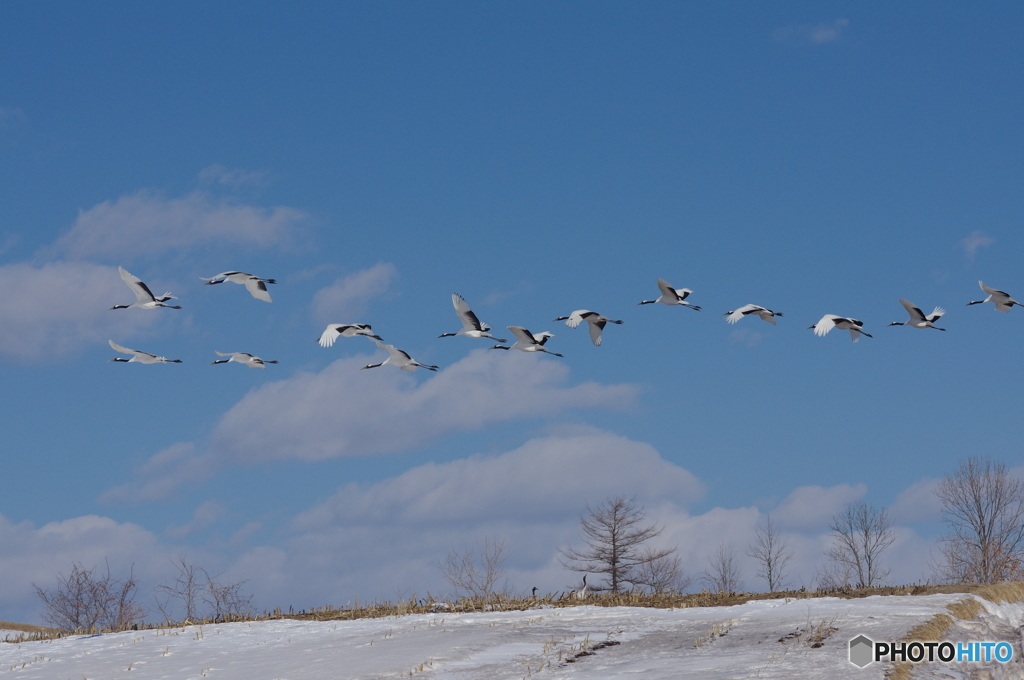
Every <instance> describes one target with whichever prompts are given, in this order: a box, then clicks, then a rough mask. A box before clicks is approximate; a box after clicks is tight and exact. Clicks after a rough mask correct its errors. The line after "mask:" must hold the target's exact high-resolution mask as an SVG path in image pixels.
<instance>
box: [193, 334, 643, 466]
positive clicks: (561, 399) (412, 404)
mask: <svg viewBox="0 0 1024 680" xmlns="http://www.w3.org/2000/svg"><path fill="white" fill-rule="evenodd" d="M352 342H363V341H362V339H358V338H356V339H352ZM364 344H365V343H364ZM364 363H366V360H365V359H364V358H357V359H355V360H352V359H340V360H338V361H336V362H334V363H333V364H331V365H330V366H328V367H327V368H325V369H324V370H323V371H321V372H320V373H316V374H312V373H302V374H299V375H296V376H295V377H293V378H289V379H287V380H282V381H278V382H273V383H268V384H265V385H263V386H262V387H260V388H259V389H257V390H255V391H253V392H250V393H249V394H247V395H246V396H245V397H244V398H243V399H242V400H241V401H239V402H238V403H237V404H236V405H235V406H233V407H232V408H231V409H230V410H229V411H228V412H227V413H226V414H224V417H223V418H222V419H221V421H220V423H219V424H218V426H217V428H216V430H215V431H214V434H213V437H212V444H211V449H212V450H213V451H216V452H217V455H219V456H223V457H225V458H226V459H230V460H232V461H234V462H243V461H245V462H249V461H257V462H260V461H270V460H286V459H299V460H307V461H315V460H325V459H328V458H337V457H341V456H357V455H369V454H376V453H386V452H392V451H404V450H409V449H412V448H415V447H418V446H422V445H424V444H426V443H428V442H430V441H432V440H434V439H435V438H437V437H439V436H441V435H443V434H447V433H450V432H461V431H467V430H475V429H478V428H480V427H483V426H485V425H487V424H490V423H498V422H505V421H509V420H517V419H522V418H531V417H539V416H546V415H553V414H555V413H558V412H560V411H564V410H566V409H573V408H594V407H599V408H623V407H626V406H629V405H631V404H632V403H633V400H634V398H635V396H636V393H637V388H636V387H634V386H632V385H625V384H623V385H601V384H598V383H595V382H585V383H581V384H578V385H574V386H571V387H568V386H565V385H564V384H565V382H566V381H567V380H568V377H569V369H568V368H567V367H566V366H565V365H564V364H561V363H558V362H555V361H552V360H548V359H547V358H541V357H538V356H532V355H525V354H520V353H516V352H501V353H497V352H488V351H487V350H474V351H472V352H471V353H470V354H469V355H468V356H466V357H464V358H463V359H460V360H459V361H457V362H456V363H454V364H452V365H451V366H448V367H446V368H444V369H442V370H441V371H440V372H439V373H437V374H431V375H430V377H428V378H426V379H425V380H423V381H422V382H418V379H417V378H416V377H413V376H412V375H409V374H407V373H402V372H400V371H396V370H389V369H390V367H388V366H385V367H384V368H383V369H381V370H375V371H360V370H359V367H360V366H361V365H363V364H364ZM339 385H343V386H344V388H343V389H339Z"/></svg>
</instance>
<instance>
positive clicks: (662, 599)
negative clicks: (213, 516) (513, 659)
mask: <svg viewBox="0 0 1024 680" xmlns="http://www.w3.org/2000/svg"><path fill="white" fill-rule="evenodd" d="M934 593H967V594H975V595H978V596H979V597H983V598H985V599H987V600H989V601H992V602H1015V601H1017V600H1020V599H1024V583H1004V584H999V585H994V586H978V585H970V584H963V585H934V586H933V585H906V586H887V587H884V588H862V589H859V590H855V589H841V590H831V591H814V590H807V591H795V590H792V591H785V592H776V593H708V592H701V593H693V594H690V595H681V594H678V593H664V594H659V595H643V594H639V593H622V594H619V595H612V594H610V593H594V594H593V595H591V596H590V597H588V598H587V599H586V600H584V601H580V600H575V599H570V598H569V597H568V596H567V595H565V594H564V593H563V594H548V595H546V596H543V597H540V596H538V597H536V598H533V597H529V596H527V597H522V598H514V597H496V598H493V599H491V600H488V601H481V600H478V599H464V600H458V601H454V602H446V601H440V600H437V599H436V598H434V597H432V596H430V595H429V594H428V596H427V597H426V598H425V599H417V598H416V597H415V596H413V597H412V598H410V599H408V600H398V601H397V602H390V601H375V602H372V603H367V604H362V603H359V602H355V603H353V604H349V605H346V606H344V607H336V606H332V605H327V606H323V607H316V608H313V609H311V610H309V611H301V612H287V613H285V612H283V611H282V610H281V609H280V608H278V609H275V610H274V611H272V612H267V611H264V612H263V613H262V614H258V615H253V616H245V617H242V616H228V617H225V618H223V619H219V620H216V621H215V620H212V619H202V620H197V621H177V622H172V621H167V622H162V623H148V624H141V625H139V626H138V630H160V629H172V628H182V627H184V626H186V625H202V624H210V623H224V622H231V621H275V620H280V619H294V620H299V621H353V620H356V619H369V618H384V617H387V616H405V615H407V614H436V615H439V616H443V615H444V614H447V613H453V614H454V613H461V612H482V611H495V612H500V611H525V610H529V609H533V608H536V607H543V608H545V609H547V608H561V607H577V606H580V605H581V604H587V605H591V606H597V607H651V608H656V609H684V608H688V607H729V606H733V605H737V604H743V603H744V602H748V601H750V600H781V599H788V600H802V599H809V598H817V597H839V598H844V599H855V598H860V597H869V596H872V595H931V594H934ZM970 602H976V601H975V600H973V599H967V600H964V601H962V602H961V603H956V604H954V605H951V606H963V607H971V606H973V605H970V604H965V603H970ZM979 606H980V605H979ZM976 611H977V610H974V611H970V612H969V611H967V610H960V609H957V610H951V613H953V614H954V615H955V616H957V618H965V617H967V615H968V614H969V615H971V616H973V615H974V614H975V613H976ZM961 614H964V616H961ZM938 616H946V615H945V614H940V615H938ZM924 625H929V624H924ZM2 627H7V628H11V629H15V630H24V631H25V633H24V635H22V636H18V639H17V640H13V639H12V640H11V641H17V642H23V641H29V640H46V639H53V638H57V637H63V636H65V635H70V634H74V633H75V632H77V633H78V634H81V633H97V632H104V631H96V630H91V631H75V632H73V631H58V630H55V629H53V628H41V627H39V626H29V625H24V624H13V623H12V624H2ZM946 627H948V624H946ZM919 628H921V627H919ZM945 629H946V628H941V630H940V629H938V628H936V629H935V630H937V631H938V634H941V633H942V632H944V631H945ZM917 630H918V629H917V628H915V629H914V631H911V632H912V633H914V632H915V631H917ZM929 632H930V631H929ZM930 639H937V638H936V637H934V636H933V637H931V638H930Z"/></svg>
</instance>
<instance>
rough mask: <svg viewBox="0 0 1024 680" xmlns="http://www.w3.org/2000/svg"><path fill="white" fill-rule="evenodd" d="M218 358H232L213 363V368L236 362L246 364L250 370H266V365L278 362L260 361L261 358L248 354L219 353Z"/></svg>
mask: <svg viewBox="0 0 1024 680" xmlns="http://www.w3.org/2000/svg"><path fill="white" fill-rule="evenodd" d="M214 351H216V350H214ZM217 356H221V357H230V359H218V360H217V361H214V362H213V363H211V364H210V365H211V366H213V364H226V363H229V362H231V361H234V362H236V363H239V364H244V365H245V366H248V367H249V368H263V369H266V364H276V363H277V361H271V360H270V359H260V358H259V357H257V356H253V355H252V354H247V353H246V352H227V353H226V354H225V353H224V352H217Z"/></svg>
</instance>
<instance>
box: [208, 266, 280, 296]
mask: <svg viewBox="0 0 1024 680" xmlns="http://www.w3.org/2000/svg"><path fill="white" fill-rule="evenodd" d="M199 278H200V279H202V280H203V281H206V283H204V284H203V285H204V286H213V285H216V284H218V283H224V282H225V281H230V282H231V283H238V284H242V285H244V286H245V289H246V290H248V291H249V293H250V294H251V295H252V296H253V297H254V298H256V299H257V300H263V301H264V302H273V300H271V299H270V293H268V292H267V284H268V283H277V281H276V280H275V279H261V278H260V277H258V276H253V275H252V274H246V273H245V272H221V273H220V274H217V275H216V276H211V277H210V278H206V277H203V276H200V277H199Z"/></svg>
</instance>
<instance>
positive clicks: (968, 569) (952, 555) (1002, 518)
mask: <svg viewBox="0 0 1024 680" xmlns="http://www.w3.org/2000/svg"><path fill="white" fill-rule="evenodd" d="M935 494H936V495H937V496H938V497H939V500H941V501H942V516H943V519H944V520H945V522H946V524H947V526H948V527H949V531H948V533H947V534H946V536H945V537H943V539H942V556H943V560H944V562H943V564H941V565H940V566H939V572H940V574H941V575H942V576H943V577H944V578H945V579H946V580H949V581H954V582H970V583H998V582H1001V581H1009V580H1015V579H1021V578H1024V483H1022V482H1021V480H1019V479H1015V478H1014V477H1012V476H1010V473H1009V471H1008V470H1007V469H1006V464H1005V463H997V462H994V461H992V460H991V459H988V458H980V457H978V456H972V457H970V458H966V459H964V460H961V461H960V467H959V469H957V471H956V472H954V473H953V474H952V475H949V476H947V477H946V478H945V479H943V480H942V481H941V482H940V483H939V486H938V488H937V489H936V490H935Z"/></svg>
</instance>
